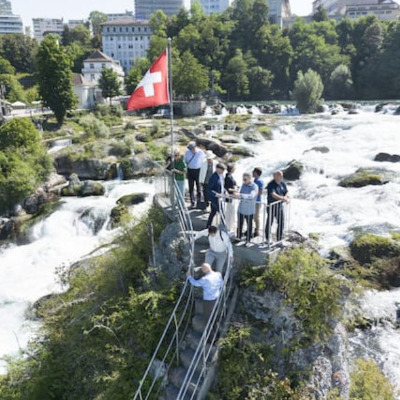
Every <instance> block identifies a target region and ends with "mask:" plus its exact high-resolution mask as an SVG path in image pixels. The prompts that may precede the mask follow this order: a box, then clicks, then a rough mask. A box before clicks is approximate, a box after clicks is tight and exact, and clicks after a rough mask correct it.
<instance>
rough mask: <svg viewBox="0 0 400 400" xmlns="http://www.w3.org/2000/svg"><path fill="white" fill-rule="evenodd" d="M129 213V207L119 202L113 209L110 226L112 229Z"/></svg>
mask: <svg viewBox="0 0 400 400" xmlns="http://www.w3.org/2000/svg"><path fill="white" fill-rule="evenodd" d="M128 215H129V210H128V207H127V206H126V205H124V204H118V205H117V206H116V207H114V208H113V209H112V210H111V214H110V227H111V228H112V229H114V228H116V227H118V226H119V225H121V222H122V221H123V219H124V218H126V217H127V216H128Z"/></svg>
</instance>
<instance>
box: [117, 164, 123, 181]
mask: <svg viewBox="0 0 400 400" xmlns="http://www.w3.org/2000/svg"><path fill="white" fill-rule="evenodd" d="M117 180H118V181H123V180H124V170H123V169H122V167H121V164H120V163H118V164H117Z"/></svg>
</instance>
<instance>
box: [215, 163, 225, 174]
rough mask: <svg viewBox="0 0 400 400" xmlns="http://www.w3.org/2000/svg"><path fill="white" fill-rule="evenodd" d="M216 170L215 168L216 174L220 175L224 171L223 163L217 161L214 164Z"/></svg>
mask: <svg viewBox="0 0 400 400" xmlns="http://www.w3.org/2000/svg"><path fill="white" fill-rule="evenodd" d="M216 170H217V173H218V175H222V174H223V173H224V171H225V165H224V164H221V163H218V164H217V166H216Z"/></svg>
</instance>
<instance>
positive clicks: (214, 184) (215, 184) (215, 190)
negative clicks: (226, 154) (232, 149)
mask: <svg viewBox="0 0 400 400" xmlns="http://www.w3.org/2000/svg"><path fill="white" fill-rule="evenodd" d="M224 172H225V165H223V164H221V163H218V164H217V166H216V169H215V172H214V173H213V174H212V175H211V177H210V180H209V181H208V186H207V196H208V200H209V201H210V204H211V212H210V216H209V217H208V221H207V228H209V227H210V226H211V225H212V222H213V219H214V217H215V215H216V214H217V212H219V213H220V214H221V213H222V210H221V204H220V199H221V198H223V197H225V188H224V180H225V179H224Z"/></svg>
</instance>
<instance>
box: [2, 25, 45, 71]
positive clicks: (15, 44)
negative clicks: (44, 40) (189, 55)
mask: <svg viewBox="0 0 400 400" xmlns="http://www.w3.org/2000/svg"><path fill="white" fill-rule="evenodd" d="M37 49H38V45H37V42H36V41H35V40H33V39H31V38H30V37H29V36H25V35H23V34H20V33H14V34H7V35H2V36H1V38H0V56H1V57H3V58H5V59H7V60H8V61H9V62H10V63H11V65H12V66H13V67H14V68H15V69H16V70H17V72H28V73H32V72H34V69H35V56H36V52H37Z"/></svg>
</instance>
